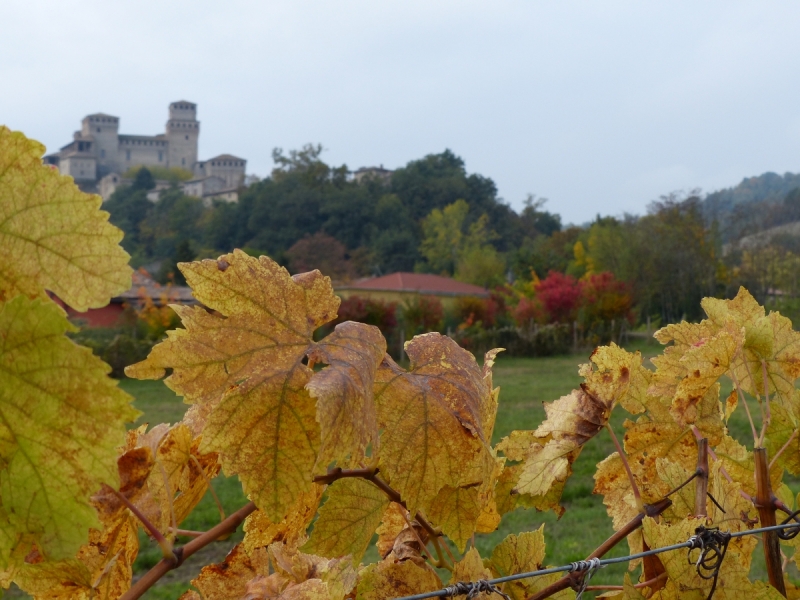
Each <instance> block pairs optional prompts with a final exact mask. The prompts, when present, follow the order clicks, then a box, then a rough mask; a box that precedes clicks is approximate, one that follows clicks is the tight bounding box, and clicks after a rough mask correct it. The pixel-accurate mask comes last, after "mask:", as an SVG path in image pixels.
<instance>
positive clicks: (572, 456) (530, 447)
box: [497, 344, 650, 516]
mask: <svg viewBox="0 0 800 600" xmlns="http://www.w3.org/2000/svg"><path fill="white" fill-rule="evenodd" d="M579 373H580V374H581V376H583V378H584V380H585V381H584V383H583V384H582V386H581V389H578V390H573V391H572V392H571V393H570V394H567V395H566V396H562V397H561V398H559V399H558V400H556V401H555V402H550V403H545V405H544V409H545V413H546V414H547V419H546V420H545V421H544V422H543V423H542V424H541V425H539V427H538V428H537V429H536V431H513V432H511V434H510V435H509V436H508V437H507V438H504V439H503V440H502V441H501V442H500V443H499V444H498V446H497V449H498V450H499V451H501V452H503V453H504V454H505V456H506V457H507V458H508V459H509V460H511V461H522V467H521V468H515V467H516V465H511V466H510V467H506V471H505V472H504V474H503V475H501V480H500V481H501V484H505V483H506V482H508V480H509V478H510V477H511V476H512V474H515V475H518V479H517V482H516V485H514V487H513V488H512V490H511V493H512V494H524V495H526V496H529V497H530V500H529V501H528V502H529V504H530V505H533V506H535V507H536V508H538V509H539V510H551V509H552V510H554V511H556V513H557V514H559V516H560V515H561V514H562V513H563V512H564V509H563V507H560V506H559V501H560V500H561V493H562V491H563V488H564V485H565V483H566V481H567V479H568V478H569V477H570V475H571V474H572V465H573V463H574V462H575V460H577V458H578V456H579V454H580V452H581V449H582V448H583V445H584V444H585V443H586V442H588V441H589V440H590V439H592V438H593V437H594V436H595V435H597V433H598V432H599V431H601V430H602V429H603V428H604V427H605V425H606V424H607V423H608V420H609V418H610V416H611V411H612V410H613V409H614V407H615V406H616V405H617V404H621V405H622V406H623V407H625V408H626V409H627V410H629V411H631V412H642V411H643V410H644V401H645V397H646V390H647V387H648V385H649V382H650V375H649V372H648V371H647V369H645V368H644V367H643V366H642V357H641V355H640V354H639V353H635V354H632V353H630V352H626V351H625V350H622V349H621V348H619V347H618V346H616V345H613V344H612V345H611V346H604V347H601V348H597V349H596V350H595V351H594V352H593V353H592V356H591V363H589V364H586V365H582V366H581V367H580V369H579ZM504 487H505V486H502V487H501V493H505V492H504ZM519 502H520V500H519V499H516V500H515V501H514V500H512V501H511V502H509V501H508V498H503V499H501V501H500V502H499V504H498V508H499V509H500V510H501V511H502V510H506V509H507V508H510V506H511V505H517V504H519Z"/></svg>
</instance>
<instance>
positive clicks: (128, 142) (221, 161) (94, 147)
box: [44, 100, 247, 201]
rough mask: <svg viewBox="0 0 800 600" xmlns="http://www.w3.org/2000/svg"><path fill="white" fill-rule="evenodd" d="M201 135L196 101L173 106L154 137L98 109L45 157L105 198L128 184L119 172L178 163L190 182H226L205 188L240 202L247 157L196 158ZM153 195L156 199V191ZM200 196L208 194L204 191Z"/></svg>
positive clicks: (85, 186) (63, 171)
mask: <svg viewBox="0 0 800 600" xmlns="http://www.w3.org/2000/svg"><path fill="white" fill-rule="evenodd" d="M199 137H200V122H199V121H198V120H197V105H196V104H194V103H192V102H188V101H186V100H180V101H178V102H173V103H171V104H170V105H169V119H168V120H167V125H166V131H165V133H161V134H158V135H153V136H148V135H125V134H120V133H119V117H114V116H111V115H107V114H104V113H96V114H93V115H88V116H87V117H84V119H83V121H82V122H81V130H80V131H76V132H75V134H74V135H73V141H72V142H70V143H69V144H67V145H66V146H64V147H63V148H61V150H59V151H58V152H56V153H53V154H49V155H47V156H45V157H44V160H45V162H46V163H48V164H51V165H55V166H57V167H58V169H59V171H61V173H63V174H64V175H70V176H71V177H72V178H73V179H74V180H75V182H76V183H77V184H78V185H80V186H81V188H83V189H85V190H87V191H92V192H94V191H97V192H99V193H100V195H101V196H103V199H104V200H105V199H108V197H109V196H110V195H111V194H112V193H113V192H114V190H115V189H116V188H117V187H118V186H119V185H121V184H123V183H128V182H126V181H124V180H123V179H122V176H121V174H122V173H125V172H127V171H128V170H130V169H131V168H133V167H163V168H173V167H178V168H181V169H185V170H187V171H189V172H191V173H193V174H194V176H195V179H193V180H192V183H196V182H197V181H198V180H203V179H206V178H211V177H214V178H217V179H219V180H221V181H223V182H224V186H223V188H222V189H216V188H215V185H216V184H209V185H208V186H205V187H203V188H202V189H203V190H205V189H206V188H208V189H211V188H214V190H215V191H214V192H213V193H214V194H217V195H219V194H220V192H221V191H223V190H224V192H225V193H224V194H222V196H224V198H225V199H230V198H233V199H234V200H233V201H236V199H237V198H238V194H237V193H236V190H238V188H239V186H241V185H242V184H243V183H244V179H245V169H246V167H247V161H246V160H245V159H243V158H237V157H235V156H231V155H230V154H222V155H220V156H217V157H215V158H211V159H209V160H205V161H198V159H197V143H198V139H199ZM188 183H189V182H187V184H188ZM184 185H186V184H184ZM162 187H164V186H162ZM191 189H192V190H195V191H196V190H197V189H199V188H197V186H194V187H191ZM156 191H159V190H156ZM154 197H155V198H156V199H157V194H155V195H154ZM198 197H202V198H206V196H205V195H201V196H198Z"/></svg>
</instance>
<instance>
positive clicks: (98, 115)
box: [83, 113, 119, 119]
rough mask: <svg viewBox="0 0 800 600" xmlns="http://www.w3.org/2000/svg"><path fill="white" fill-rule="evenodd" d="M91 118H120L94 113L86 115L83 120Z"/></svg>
mask: <svg viewBox="0 0 800 600" xmlns="http://www.w3.org/2000/svg"><path fill="white" fill-rule="evenodd" d="M90 117H102V118H104V119H119V117H115V116H114V115H107V114H106V113H92V114H91V115H86V116H85V117H83V118H84V119H88V118H90Z"/></svg>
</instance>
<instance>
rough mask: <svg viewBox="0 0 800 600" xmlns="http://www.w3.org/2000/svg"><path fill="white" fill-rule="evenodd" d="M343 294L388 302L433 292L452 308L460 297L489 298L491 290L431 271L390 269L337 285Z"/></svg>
mask: <svg viewBox="0 0 800 600" xmlns="http://www.w3.org/2000/svg"><path fill="white" fill-rule="evenodd" d="M336 294H337V295H339V296H341V297H342V298H350V297H352V296H360V297H362V298H373V299H375V300H384V301H388V302H399V303H403V302H405V301H408V300H411V299H412V298H414V297H415V296H434V297H436V298H438V299H439V300H440V301H441V302H442V305H443V306H444V307H445V308H452V307H453V305H454V304H455V302H456V300H457V299H458V298H464V297H470V298H488V297H489V291H488V290H486V289H485V288H482V287H479V286H477V285H472V284H470V283H463V282H461V281H456V280H455V279H451V278H450V277H442V276H441V275H432V274H430V273H402V272H398V273H391V274H389V275H384V276H382V277H371V278H369V279H361V280H359V281H355V282H352V283H347V284H343V285H341V286H337V287H336Z"/></svg>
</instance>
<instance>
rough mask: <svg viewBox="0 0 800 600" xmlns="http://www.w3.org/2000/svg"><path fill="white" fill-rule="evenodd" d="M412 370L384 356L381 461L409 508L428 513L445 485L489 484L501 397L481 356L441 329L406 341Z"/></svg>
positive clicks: (379, 400) (379, 395)
mask: <svg viewBox="0 0 800 600" xmlns="http://www.w3.org/2000/svg"><path fill="white" fill-rule="evenodd" d="M406 353H407V354H408V357H409V359H410V360H411V366H410V369H409V370H408V371H405V370H404V369H402V368H400V367H399V366H398V365H397V364H396V363H395V362H394V361H393V360H392V359H391V358H390V357H388V356H387V357H385V358H384V360H383V362H382V363H381V366H380V368H379V369H378V373H377V375H376V383H375V386H376V387H375V402H376V404H377V409H378V421H379V425H380V427H381V428H382V429H383V432H382V433H381V438H380V453H379V459H380V461H379V465H380V470H381V473H382V474H384V475H385V476H386V477H387V478H388V480H389V482H390V483H391V485H392V487H393V488H395V489H396V490H397V491H398V492H400V494H401V496H402V497H403V500H405V502H406V505H407V506H408V509H409V511H411V512H412V513H414V512H416V511H417V510H418V509H420V508H422V509H423V510H425V511H426V512H429V511H430V509H431V508H432V507H433V501H434V499H435V498H436V497H437V495H438V494H439V492H440V491H441V490H442V488H444V487H445V486H450V487H451V488H463V487H465V486H476V485H480V484H483V483H484V482H486V481H487V480H488V479H489V478H490V477H491V475H492V473H493V471H494V464H495V459H494V456H493V455H492V452H491V448H490V446H489V441H490V440H489V438H487V436H486V433H487V428H486V425H491V423H487V422H486V415H487V414H488V413H489V412H491V411H490V410H489V408H487V406H488V407H491V406H492V404H493V403H495V402H496V394H495V393H494V392H493V390H492V387H491V379H490V378H488V379H487V377H486V374H485V373H484V371H483V370H482V369H481V368H480V367H479V366H478V364H477V362H476V361H475V358H474V357H473V356H472V354H470V353H469V352H467V351H466V350H464V349H463V348H460V347H459V346H458V344H456V343H455V342H454V341H453V340H451V339H450V338H448V337H445V336H442V335H440V334H438V333H428V334H425V335H420V336H417V337H415V338H414V339H413V340H411V341H410V342H408V343H407V344H406Z"/></svg>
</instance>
